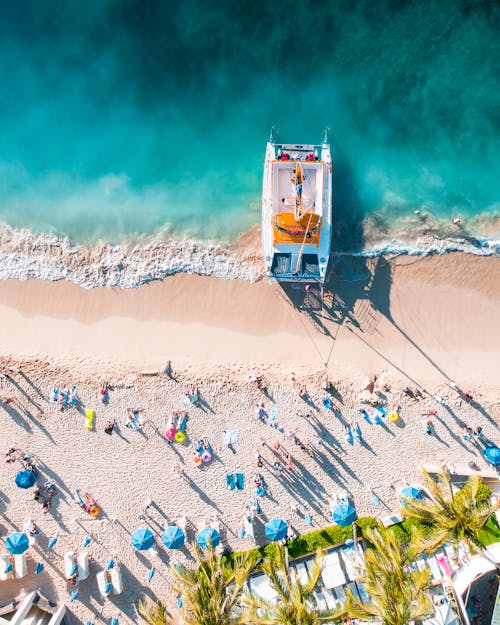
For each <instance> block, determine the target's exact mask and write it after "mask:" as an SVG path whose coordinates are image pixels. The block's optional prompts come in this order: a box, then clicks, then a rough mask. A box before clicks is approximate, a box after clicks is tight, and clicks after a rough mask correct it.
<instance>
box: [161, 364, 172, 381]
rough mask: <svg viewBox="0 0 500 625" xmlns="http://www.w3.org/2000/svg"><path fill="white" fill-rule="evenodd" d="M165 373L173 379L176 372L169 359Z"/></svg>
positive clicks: (164, 369)
mask: <svg viewBox="0 0 500 625" xmlns="http://www.w3.org/2000/svg"><path fill="white" fill-rule="evenodd" d="M163 373H164V374H165V375H166V376H167V378H170V379H172V378H173V377H174V372H173V369H172V361H170V360H167V362H166V363H165V366H164V367H163Z"/></svg>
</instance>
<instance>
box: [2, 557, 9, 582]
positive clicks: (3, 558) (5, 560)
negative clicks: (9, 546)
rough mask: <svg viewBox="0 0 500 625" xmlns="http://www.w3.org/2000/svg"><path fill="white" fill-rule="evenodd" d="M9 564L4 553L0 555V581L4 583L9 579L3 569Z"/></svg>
mask: <svg viewBox="0 0 500 625" xmlns="http://www.w3.org/2000/svg"><path fill="white" fill-rule="evenodd" d="M9 564H10V556H8V555H7V554H6V553H3V554H2V555H0V580H2V581H4V580H6V579H8V578H9V573H6V572H5V569H6V568H7V567H8V566H9Z"/></svg>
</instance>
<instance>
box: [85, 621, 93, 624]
mask: <svg viewBox="0 0 500 625" xmlns="http://www.w3.org/2000/svg"><path fill="white" fill-rule="evenodd" d="M85 625H95V623H94V621H86V623H85Z"/></svg>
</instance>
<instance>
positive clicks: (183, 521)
mask: <svg viewBox="0 0 500 625" xmlns="http://www.w3.org/2000/svg"><path fill="white" fill-rule="evenodd" d="M186 525H187V519H186V517H185V516H181V517H179V518H178V519H177V526H178V527H180V528H181V530H182V531H183V532H184V534H185V533H186Z"/></svg>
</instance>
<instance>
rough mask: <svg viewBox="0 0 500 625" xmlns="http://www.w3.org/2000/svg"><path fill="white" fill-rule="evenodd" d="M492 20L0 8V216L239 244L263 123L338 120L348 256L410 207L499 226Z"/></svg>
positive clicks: (79, 232)
mask: <svg viewBox="0 0 500 625" xmlns="http://www.w3.org/2000/svg"><path fill="white" fill-rule="evenodd" d="M499 27H500V5H499V4H498V3H496V2H486V1H485V2H481V1H473V0H449V1H446V0H443V1H441V2H437V1H434V2H430V1H426V0H423V1H421V2H403V1H401V0H399V1H394V0H385V1H384V0H373V1H368V0H365V1H364V2H354V3H351V2H347V1H335V2H334V1H326V2H317V1H315V0H310V1H308V0H303V1H302V0H297V1H296V2H289V1H286V2H285V1H282V0H273V2H255V1H254V0H252V1H250V0H240V1H238V0H231V1H229V0H220V1H215V0H207V1H204V2H200V1H198V0H183V1H182V2H170V1H165V2H156V1H151V2H147V3H146V2H142V1H139V0H123V1H120V2H118V1H112V0H107V1H100V2H98V3H81V2H74V1H72V0H71V1H70V0H56V1H53V2H50V3H44V2H35V1H34V0H32V1H31V2H23V3H6V2H3V3H2V19H1V20H0V41H1V44H0V46H1V54H0V71H1V76H2V95H1V114H0V138H1V139H0V221H2V222H6V223H7V224H9V225H10V226H13V227H16V228H30V229H33V230H35V231H37V232H53V233H57V234H61V235H67V236H69V237H70V238H71V239H72V240H73V241H76V242H89V241H94V240H96V239H98V238H103V239H105V240H107V241H110V242H119V241H121V240H123V239H124V238H130V237H136V236H143V235H151V234H154V235H155V236H157V237H159V238H161V237H164V236H165V235H166V234H168V233H174V234H179V235H183V236H184V235H187V236H193V237H201V238H211V239H218V238H225V239H227V238H231V237H234V236H236V235H237V234H239V233H241V232H242V231H244V230H246V229H247V228H249V227H250V226H252V225H253V224H255V223H258V222H259V221H260V195H261V177H262V164H263V156H264V150H265V142H266V140H267V138H268V135H269V130H270V127H271V125H272V124H275V125H276V126H277V127H278V129H279V137H280V139H281V140H282V141H290V142H309V141H311V142H313V141H318V140H319V138H320V136H321V131H322V129H323V127H324V126H329V127H330V128H331V139H332V145H333V149H334V163H335V170H334V173H335V179H334V184H335V194H334V204H335V211H336V228H337V232H338V238H339V241H340V246H341V247H343V248H344V249H356V248H357V247H358V248H359V247H362V246H364V247H366V246H367V245H368V246H369V244H370V237H371V236H372V235H373V240H374V242H375V241H378V242H380V241H381V240H383V239H384V237H385V238H387V239H390V238H391V237H393V236H395V234H397V233H399V232H401V231H405V230H406V231H407V232H409V233H410V234H411V231H412V228H413V227H415V225H416V223H417V222H418V219H416V218H415V217H414V216H413V211H414V210H415V209H420V210H421V211H423V212H429V213H430V214H431V215H432V216H433V218H434V219H443V220H446V221H447V222H449V220H450V219H451V218H452V217H456V216H461V217H462V224H464V227H466V228H467V229H468V231H469V232H470V233H471V234H473V235H474V236H477V237H488V238H495V237H497V236H499V235H500V233H499V232H498V212H499V207H500V190H499V181H500V166H499V158H498V155H499V153H500V132H499V131H500V88H499V87H500V85H499V75H500V37H499V36H498V33H499V32H500V29H499ZM495 216H496V220H495Z"/></svg>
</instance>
